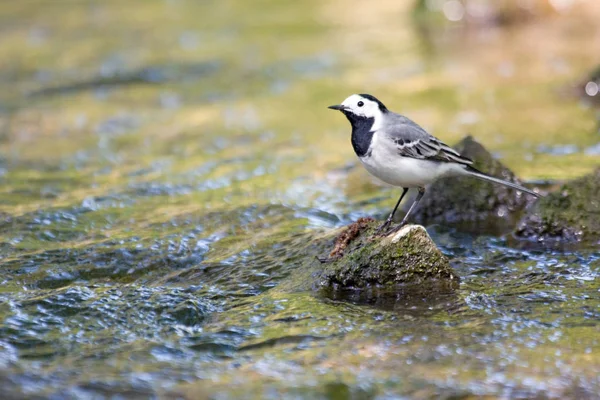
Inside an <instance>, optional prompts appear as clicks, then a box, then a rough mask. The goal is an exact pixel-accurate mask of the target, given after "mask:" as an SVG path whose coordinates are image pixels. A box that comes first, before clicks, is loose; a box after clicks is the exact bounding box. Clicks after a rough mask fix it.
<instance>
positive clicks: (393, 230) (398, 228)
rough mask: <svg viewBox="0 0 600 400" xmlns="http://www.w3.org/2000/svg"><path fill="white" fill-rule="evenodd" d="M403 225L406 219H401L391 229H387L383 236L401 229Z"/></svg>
mask: <svg viewBox="0 0 600 400" xmlns="http://www.w3.org/2000/svg"><path fill="white" fill-rule="evenodd" d="M404 226H406V221H402V222H400V223H399V224H398V225H396V226H395V227H393V228H392V229H390V230H389V231H387V232H386V233H385V236H389V235H392V234H394V233H396V232H398V231H399V230H400V229H402V228H403V227H404Z"/></svg>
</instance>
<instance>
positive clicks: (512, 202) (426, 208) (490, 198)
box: [404, 136, 535, 230]
mask: <svg viewBox="0 0 600 400" xmlns="http://www.w3.org/2000/svg"><path fill="white" fill-rule="evenodd" d="M454 148H455V149H456V150H458V151H459V152H460V153H461V154H462V155H464V156H465V157H468V158H470V159H472V160H473V161H474V164H473V167H475V168H477V169H478V170H480V171H482V172H485V173H487V174H489V175H492V176H495V177H498V178H501V179H503V180H506V181H509V182H513V183H517V184H519V185H522V182H521V181H520V180H519V179H518V178H517V177H516V176H515V174H514V173H513V172H512V171H511V170H509V169H508V168H507V167H505V166H504V165H503V164H502V163H501V162H500V161H498V160H496V159H494V158H493V156H492V155H491V154H490V152H489V151H487V150H486V149H485V148H484V147H483V146H482V145H481V144H479V143H478V142H476V141H475V140H474V139H473V138H472V137H471V136H467V137H466V138H464V139H463V140H461V141H460V142H459V143H458V144H457V145H456V146H454ZM534 201H535V198H534V197H533V196H528V195H526V194H524V193H521V192H518V191H516V190H514V189H509V188H507V187H505V186H502V185H495V184H493V183H489V182H485V181H481V180H479V179H475V178H472V177H451V178H445V179H440V180H439V181H437V182H435V183H433V184H432V185H431V186H429V187H428V188H427V192H426V193H425V196H423V199H422V200H421V202H420V203H419V205H418V207H417V209H416V210H415V211H414V213H413V214H412V217H411V218H412V219H413V221H415V222H418V223H421V224H430V223H453V224H454V223H457V222H469V223H470V222H474V221H485V222H486V224H487V225H490V228H493V227H494V225H504V224H505V223H506V221H505V222H504V223H501V222H502V220H509V221H510V220H513V221H512V222H513V224H512V225H510V228H509V229H508V230H511V229H512V228H513V227H514V223H516V220H517V218H518V216H519V214H520V212H521V211H522V210H523V209H524V208H526V207H527V206H528V205H529V204H530V203H531V202H534ZM410 204H411V202H410V201H407V202H404V209H405V210H406V209H407V208H408V207H409V206H410ZM477 227H478V228H482V226H481V224H477Z"/></svg>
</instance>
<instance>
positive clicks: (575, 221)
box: [515, 168, 600, 243]
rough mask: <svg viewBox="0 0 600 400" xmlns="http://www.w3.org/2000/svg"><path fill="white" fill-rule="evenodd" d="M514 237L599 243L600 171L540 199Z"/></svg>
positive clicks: (571, 182) (520, 224)
mask: <svg viewBox="0 0 600 400" xmlns="http://www.w3.org/2000/svg"><path fill="white" fill-rule="evenodd" d="M515 236H517V237H519V238H526V239H532V240H538V241H561V242H579V241H584V242H589V243H593V242H598V241H600V168H599V169H597V170H596V171H594V172H593V173H592V174H590V175H587V176H584V177H582V178H579V179H576V180H573V181H570V182H567V183H566V184H564V185H563V186H562V187H561V188H560V190H557V191H556V192H553V193H551V194H549V195H548V196H546V197H544V198H541V199H540V200H539V201H538V202H537V204H536V205H535V207H533V208H532V209H531V210H530V212H529V213H528V214H527V215H526V216H525V217H524V218H523V220H522V221H521V222H520V223H519V226H518V227H517V229H516V231H515Z"/></svg>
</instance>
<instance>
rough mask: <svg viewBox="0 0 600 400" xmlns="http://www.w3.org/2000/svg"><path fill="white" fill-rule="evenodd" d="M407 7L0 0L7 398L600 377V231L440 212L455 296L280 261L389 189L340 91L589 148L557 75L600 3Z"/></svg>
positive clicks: (590, 119)
mask: <svg viewBox="0 0 600 400" xmlns="http://www.w3.org/2000/svg"><path fill="white" fill-rule="evenodd" d="M430 3H431V4H434V3H435V2H430ZM438 3H439V2H438ZM454 3H456V2H454ZM554 3H557V4H558V3H560V4H562V5H565V4H567V5H568V3H569V2H564V1H563V2H554ZM412 6H413V5H412V4H411V2H393V1H389V2H377V3H374V2H342V1H338V0H336V1H331V2H319V1H316V0H315V1H310V0H308V1H297V2H276V1H267V0H260V1H254V2H249V1H241V0H238V1H233V0H225V1H214V0H208V1H203V2H192V1H186V0H169V1H158V0H157V1H144V2H141V1H140V2H136V1H104V2H100V1H98V2H94V1H89V2H6V3H3V4H2V5H0V33H1V37H2V40H1V42H0V43H1V44H0V59H1V60H2V62H1V63H0V82H1V83H2V87H3V90H2V91H0V148H1V151H2V153H1V158H0V182H1V186H0V206H1V208H0V216H1V220H0V249H1V253H0V268H1V272H2V273H1V275H0V282H1V285H0V387H1V388H2V391H3V396H4V398H23V397H29V398H54V399H58V398H77V399H81V398H83V399H85V398H90V399H95V398H104V397H110V398H152V397H164V398H204V397H212V398H252V397H257V398H281V397H282V396H287V397H290V398H298V397H307V398H331V399H345V398H375V397H377V398H382V399H383V398H392V397H394V396H402V395H404V396H408V397H412V398H429V397H445V398H462V397H470V396H478V395H484V396H490V397H528V398H531V397H535V396H538V397H562V398H586V397H595V396H598V393H600V377H599V376H600V356H599V352H600V278H599V276H598V275H599V274H600V251H599V250H598V247H597V246H595V247H591V248H586V249H579V250H569V251H560V252H559V251H554V250H544V249H531V248H529V249H527V250H522V249H520V248H519V246H517V247H515V245H514V244H512V242H511V241H510V240H509V239H510V238H503V237H500V238H498V237H490V236H486V235H483V234H481V235H476V234H465V233H461V232H459V231H458V230H457V229H456V228H453V227H442V226H429V227H428V230H429V232H430V234H431V235H432V237H433V239H434V240H435V241H436V243H437V244H438V245H439V246H440V247H441V248H442V250H443V251H444V253H445V254H447V255H448V256H449V257H450V259H451V260H452V264H453V266H454V268H455V269H456V271H457V273H458V274H459V275H460V276H461V277H462V284H461V286H460V288H459V290H457V291H456V292H453V293H437V294H434V295H432V296H430V297H427V298H423V297H422V296H413V295H411V294H408V293H406V294H402V293H399V294H398V296H397V297H395V298H379V297H377V296H373V295H371V294H369V293H350V294H344V293H333V294H331V293H321V292H314V291H312V290H310V289H308V288H309V286H310V284H307V282H300V283H302V284H304V285H302V284H300V283H298V282H296V281H294V280H298V279H299V278H298V276H296V275H295V273H296V272H297V271H298V269H299V267H300V266H301V265H302V264H303V263H305V262H306V260H307V258H312V257H314V255H315V254H316V252H318V250H320V249H319V248H316V247H315V244H314V243H316V242H315V241H316V240H317V239H319V238H321V237H323V236H324V235H326V234H328V233H330V232H331V230H332V229H334V228H338V227H341V226H343V225H345V224H347V223H349V222H351V221H353V220H355V219H356V218H358V217H360V216H365V215H373V216H376V217H382V216H384V215H385V214H386V212H388V211H389V209H390V208H391V207H392V206H393V203H394V201H395V198H396V196H397V195H398V191H397V190H394V189H391V188H387V187H383V186H380V185H379V184H378V183H377V182H375V181H374V180H373V179H371V178H370V177H369V176H368V175H367V174H366V172H364V171H363V170H362V169H361V168H356V167H357V163H356V159H355V157H354V155H353V153H352V149H351V146H350V144H349V137H348V136H349V126H348V123H347V121H345V119H344V118H343V117H342V116H341V115H339V114H336V113H333V112H331V111H330V110H327V108H326V107H327V106H328V105H330V104H335V103H339V102H340V101H341V100H343V99H344V98H345V97H346V96H347V95H349V94H351V93H355V92H359V93H364V92H367V93H372V94H375V95H377V96H378V97H379V98H380V99H382V100H383V101H384V102H385V103H387V105H388V106H389V107H390V108H391V109H393V110H397V111H401V112H403V113H404V114H407V115H409V116H410V117H412V118H413V119H415V120H417V121H419V122H421V123H422V124H423V125H424V126H425V127H426V128H427V129H429V130H430V131H431V132H432V133H434V134H435V135H437V136H439V137H440V138H442V139H443V140H444V141H446V142H448V143H451V144H452V143H454V142H457V141H458V140H459V139H460V138H462V137H463V136H464V135H466V134H472V135H473V136H474V137H476V138H477V139H478V140H479V141H481V142H482V143H484V144H485V145H486V146H487V147H488V148H489V149H490V150H491V151H493V153H494V155H496V156H497V157H498V158H500V159H501V160H502V161H503V162H504V163H505V164H506V165H508V166H510V167H511V168H512V169H513V170H514V171H515V172H516V173H517V174H518V175H520V176H522V177H524V178H526V179H528V180H538V181H544V180H562V179H568V178H573V177H577V176H580V175H582V174H585V173H587V172H589V171H591V170H592V169H593V168H594V166H596V165H597V164H598V158H599V155H598V151H597V150H594V149H597V148H598V142H600V136H599V134H598V114H597V111H596V110H595V109H594V108H593V107H592V105H590V104H588V103H586V102H584V101H582V100H581V99H580V98H578V97H577V96H576V92H577V91H576V90H575V89H573V88H574V87H575V85H577V84H580V83H581V82H582V79H584V78H585V77H586V74H587V73H588V72H589V71H591V70H592V68H593V67H594V66H595V64H594V63H597V62H598V58H597V50H598V49H599V48H600V28H599V26H598V24H597V21H598V18H600V7H598V5H597V4H596V2H594V1H587V2H586V1H580V2H578V3H577V4H575V5H574V6H572V7H570V8H567V9H565V10H564V11H561V12H548V13H545V14H543V15H539V16H537V17H535V18H532V19H531V20H527V21H516V22H514V23H510V24H509V23H507V24H504V25H500V26H492V25H490V24H484V25H478V24H475V23H474V24H471V23H461V22H457V23H447V22H443V21H438V22H436V23H433V24H428V23H426V22H422V20H420V19H419V18H417V17H414V16H413V14H412ZM453 18H454V17H453ZM419 21H421V22H419ZM317 247H318V246H317ZM321 250H322V249H321ZM290 282H291V283H290ZM302 286H303V287H304V289H303V290H299V289H298V288H299V287H302Z"/></svg>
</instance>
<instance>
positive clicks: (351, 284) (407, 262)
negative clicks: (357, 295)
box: [319, 218, 459, 289]
mask: <svg viewBox="0 0 600 400" xmlns="http://www.w3.org/2000/svg"><path fill="white" fill-rule="evenodd" d="M379 224H380V222H379V221H375V220H373V219H371V218H361V219H360V220H358V221H357V222H355V223H354V224H352V225H350V226H348V227H347V228H346V229H344V231H342V232H341V233H340V235H339V236H338V238H337V239H336V242H335V246H334V249H333V251H332V252H331V254H330V257H331V259H330V260H333V261H331V262H328V263H326V264H324V268H323V269H322V271H321V272H320V274H319V281H320V286H321V287H333V288H336V289H344V288H373V287H382V286H383V287H394V286H396V285H412V284H419V285H421V284H423V283H428V282H441V283H450V284H456V283H458V281H459V279H458V276H457V275H456V274H455V273H454V271H453V270H452V268H451V267H450V264H449V263H448V258H446V256H444V255H443V254H442V253H441V252H440V250H439V249H438V248H437V247H436V245H435V243H434V242H433V241H432V240H431V238H430V237H429V235H428V234H427V231H426V230H425V228H423V227H422V226H418V225H407V226H404V227H402V229H400V230H399V231H398V232H395V233H392V234H389V235H388V236H384V237H380V236H373V234H374V233H375V231H376V229H377V227H378V226H379Z"/></svg>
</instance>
